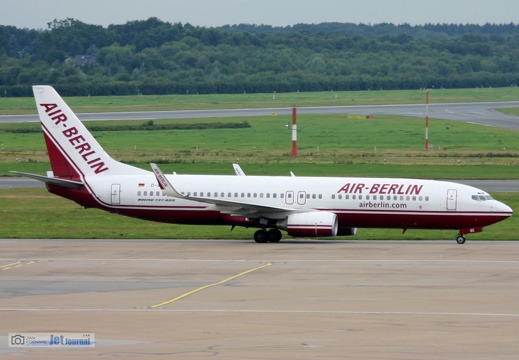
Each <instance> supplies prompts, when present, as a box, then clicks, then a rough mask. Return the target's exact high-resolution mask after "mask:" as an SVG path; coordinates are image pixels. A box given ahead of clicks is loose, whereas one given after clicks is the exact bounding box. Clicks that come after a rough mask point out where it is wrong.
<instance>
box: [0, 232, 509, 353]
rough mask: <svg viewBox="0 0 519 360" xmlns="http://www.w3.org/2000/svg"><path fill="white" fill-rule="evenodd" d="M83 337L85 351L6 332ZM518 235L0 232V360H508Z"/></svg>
mask: <svg viewBox="0 0 519 360" xmlns="http://www.w3.org/2000/svg"><path fill="white" fill-rule="evenodd" d="M85 332H88V333H92V334H95V346H93V347H88V348H86V347H85V348H52V347H45V348H36V347H23V348H14V347H9V340H10V339H9V337H8V334H9V333H11V334H12V333H16V334H23V333H50V334H55V335H56V334H61V333H85ZM518 354H519V242H513V241H511V242H497V241H496V242H494V241H484V242H483V241H482V242H480V241H472V242H471V241H470V239H469V240H467V243H466V244H464V245H458V244H456V242H455V241H454V240H453V241H452V242H450V241H449V242H446V241H311V240H298V239H287V240H283V241H282V242H281V243H277V244H272V243H268V244H256V243H254V242H253V241H234V240H164V241H160V240H45V239H44V240H23V239H20V240H16V239H6V240H0V357H1V358H3V357H5V356H10V355H12V356H14V357H16V358H28V359H70V358H74V359H93V358H96V359H97V358H99V359H104V358H106V359H205V358H209V357H211V358H222V359H517V358H518Z"/></svg>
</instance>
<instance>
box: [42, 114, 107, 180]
mask: <svg viewBox="0 0 519 360" xmlns="http://www.w3.org/2000/svg"><path fill="white" fill-rule="evenodd" d="M40 106H42V107H44V108H45V112H46V113H47V115H48V116H49V117H50V118H51V120H52V121H54V124H55V125H61V126H63V128H64V130H63V131H62V134H63V135H64V136H65V137H66V138H67V139H68V141H69V143H70V144H71V145H72V146H74V149H76V150H77V152H78V153H79V155H81V157H82V158H83V160H85V162H86V163H87V164H88V166H90V168H91V169H93V170H94V172H95V173H96V174H99V173H102V172H103V171H106V170H108V167H106V165H105V163H104V162H103V161H101V158H99V157H98V155H97V154H96V152H95V151H94V150H92V147H91V146H90V144H89V143H88V142H87V141H86V140H85V138H84V137H83V136H82V135H80V134H79V131H78V129H76V128H75V127H67V124H66V121H67V120H68V119H67V115H65V114H64V113H63V111H62V110H61V109H60V108H59V107H58V105H57V104H40Z"/></svg>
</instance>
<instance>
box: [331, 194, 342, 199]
mask: <svg viewBox="0 0 519 360" xmlns="http://www.w3.org/2000/svg"><path fill="white" fill-rule="evenodd" d="M339 196H340V195H339ZM334 199H335V194H332V200H334ZM339 199H340V198H339Z"/></svg>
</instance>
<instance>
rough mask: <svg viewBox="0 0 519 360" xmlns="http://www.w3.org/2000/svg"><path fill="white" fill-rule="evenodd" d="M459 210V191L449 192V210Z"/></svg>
mask: <svg viewBox="0 0 519 360" xmlns="http://www.w3.org/2000/svg"><path fill="white" fill-rule="evenodd" d="M457 208H458V191H457V190H448V191H447V210H448V211H455V210H456V209H457Z"/></svg>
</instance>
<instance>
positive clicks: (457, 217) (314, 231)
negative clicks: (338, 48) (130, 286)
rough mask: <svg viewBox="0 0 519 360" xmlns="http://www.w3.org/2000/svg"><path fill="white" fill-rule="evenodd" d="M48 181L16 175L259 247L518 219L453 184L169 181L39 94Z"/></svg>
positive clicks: (471, 227) (53, 97) (49, 94)
mask: <svg viewBox="0 0 519 360" xmlns="http://www.w3.org/2000/svg"><path fill="white" fill-rule="evenodd" d="M33 91H34V96H35V100H36V106H37V108H38V113H39V117H40V121H41V126H42V130H43V136H44V138H45V142H46V145H47V149H48V153H49V158H50V163H51V168H52V171H50V172H49V173H48V174H47V175H46V176H43V175H35V174H27V173H21V172H16V173H18V174H20V175H22V176H27V177H30V178H34V179H37V180H40V181H43V182H45V183H46V186H47V189H48V190H49V191H50V192H51V193H53V194H56V195H59V196H62V197H64V198H67V199H70V200H73V201H75V202H77V203H78V204H80V205H82V206H84V207H93V208H99V209H102V210H106V211H109V212H112V213H117V214H121V215H127V216H131V217H135V218H140V219H145V220H152V221H159V222H166V223H177V224H199V225H229V226H232V227H234V226H244V227H247V228H249V227H250V228H257V229H258V230H257V231H256V232H255V234H254V240H255V241H256V242H278V241H280V240H281V236H282V233H281V230H283V231H286V232H287V233H288V235H290V236H297V237H323V236H337V235H353V234H355V233H356V231H357V228H363V227H364V228H398V229H403V230H407V229H452V230H457V231H459V234H458V235H457V238H456V240H457V242H458V243H460V244H461V243H464V242H465V235H466V234H469V233H474V232H479V231H482V229H483V227H485V226H488V225H491V224H494V223H497V222H499V221H501V220H504V219H506V218H508V217H510V216H511V215H512V209H510V207H508V206H507V205H505V204H503V203H501V202H499V201H497V200H494V199H493V198H492V197H491V196H490V195H489V194H487V193H486V192H484V191H482V190H479V189H477V188H474V187H470V186H466V185H462V184H457V183H453V182H444V181H434V180H418V179H378V178H332V177H303V176H294V175H293V174H291V176H245V174H244V173H243V171H242V170H241V169H240V168H239V167H235V169H236V172H237V174H238V175H240V176H235V175H232V176H221V175H180V174H171V175H165V174H164V173H163V172H162V171H161V170H160V168H159V167H158V166H157V165H155V164H151V169H152V171H147V170H143V169H140V168H136V167H133V166H130V165H127V164H123V163H121V162H118V161H116V160H114V159H113V158H111V157H110V156H109V155H108V154H107V153H106V152H105V151H104V150H103V148H102V147H101V146H100V145H99V143H98V142H97V141H96V140H95V139H94V137H93V136H92V135H91V134H90V133H89V132H88V130H87V129H86V128H85V127H84V125H83V124H82V123H81V121H80V120H79V119H78V118H77V116H76V115H75V114H74V113H73V112H72V110H71V109H70V108H69V107H68V105H67V104H66V103H65V102H64V101H63V99H62V98H61V97H60V96H59V95H58V93H57V92H56V91H55V90H54V88H52V87H51V86H43V85H42V86H34V87H33Z"/></svg>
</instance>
